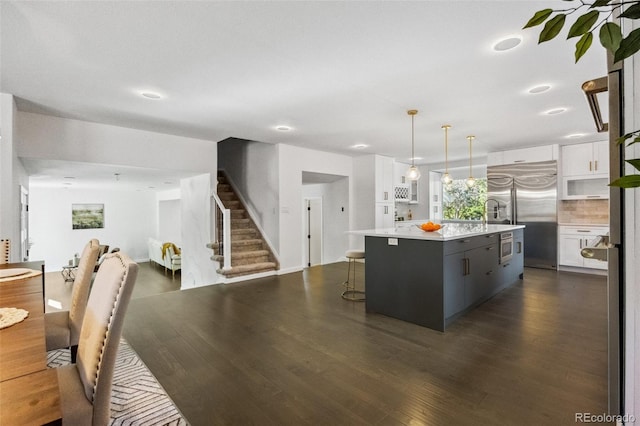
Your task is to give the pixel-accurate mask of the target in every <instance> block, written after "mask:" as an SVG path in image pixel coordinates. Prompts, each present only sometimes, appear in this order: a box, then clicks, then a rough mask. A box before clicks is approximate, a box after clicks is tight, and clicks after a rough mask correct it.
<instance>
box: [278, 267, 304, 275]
mask: <svg viewBox="0 0 640 426" xmlns="http://www.w3.org/2000/svg"><path fill="white" fill-rule="evenodd" d="M303 269H304V268H303V267H301V266H296V267H293V268H286V269H278V270H277V271H276V273H277V274H278V275H285V274H291V273H294V272H301V271H302V270H303Z"/></svg>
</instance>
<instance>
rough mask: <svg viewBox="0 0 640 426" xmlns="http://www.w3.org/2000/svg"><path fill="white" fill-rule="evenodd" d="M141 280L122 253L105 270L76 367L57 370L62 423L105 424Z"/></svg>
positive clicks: (99, 278)
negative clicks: (131, 304) (122, 340)
mask: <svg viewBox="0 0 640 426" xmlns="http://www.w3.org/2000/svg"><path fill="white" fill-rule="evenodd" d="M137 275H138V264H137V263H135V262H134V261H132V260H131V259H130V258H129V257H128V256H127V255H126V254H124V253H123V252H117V253H110V254H109V255H107V257H106V258H105V260H104V261H103V262H102V265H100V269H99V270H98V273H97V274H96V277H95V280H94V284H93V289H92V290H91V294H90V295H89V302H88V303H87V311H86V313H85V316H84V320H83V321H82V330H81V333H80V341H79V342H78V358H77V363H76V364H68V365H65V366H63V367H59V368H57V369H56V373H57V375H58V387H59V388H60V402H61V407H62V422H63V424H70V425H100V426H102V425H106V424H107V423H108V422H109V419H110V409H111V408H110V407H111V386H112V381H113V370H114V366H115V361H116V356H117V353H118V344H119V343H120V337H121V336H122V326H123V324H124V316H125V312H126V310H127V306H128V305H129V300H130V299H131V292H132V291H133V286H134V284H135V281H136V277H137Z"/></svg>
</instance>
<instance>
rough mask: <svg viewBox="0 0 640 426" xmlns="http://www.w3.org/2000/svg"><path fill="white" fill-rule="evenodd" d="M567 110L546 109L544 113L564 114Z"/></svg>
mask: <svg viewBox="0 0 640 426" xmlns="http://www.w3.org/2000/svg"><path fill="white" fill-rule="evenodd" d="M566 111H567V109H566V108H554V109H550V110H548V111H545V112H544V113H545V114H547V115H556V114H562V113H563V112H566Z"/></svg>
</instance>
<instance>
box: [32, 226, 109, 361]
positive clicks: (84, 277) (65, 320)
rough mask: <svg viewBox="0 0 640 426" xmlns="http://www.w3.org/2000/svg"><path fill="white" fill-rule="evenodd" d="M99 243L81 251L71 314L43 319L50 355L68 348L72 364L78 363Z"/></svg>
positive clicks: (89, 245)
mask: <svg viewBox="0 0 640 426" xmlns="http://www.w3.org/2000/svg"><path fill="white" fill-rule="evenodd" d="M99 248H100V242H99V241H98V240H97V239H95V238H94V239H92V240H91V241H89V242H88V243H87V245H86V246H85V247H84V250H82V256H80V262H79V263H78V269H77V270H76V274H75V279H74V280H73V289H72V290H71V305H70V307H69V310H68V311H58V312H47V313H45V315H44V330H45V337H46V342H47V351H51V350H54V349H62V348H69V349H70V350H71V362H76V353H77V350H78V340H79V338H80V327H81V326H82V320H83V319H84V314H85V309H86V307H87V300H88V299H89V289H90V288H91V278H93V267H94V265H95V264H96V260H97V259H98V251H99Z"/></svg>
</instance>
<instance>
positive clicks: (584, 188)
mask: <svg viewBox="0 0 640 426" xmlns="http://www.w3.org/2000/svg"><path fill="white" fill-rule="evenodd" d="M608 183H609V143H608V142H607V141H604V142H593V143H583V144H578V145H565V146H563V147H562V199H564V200H579V199H589V198H609V187H608Z"/></svg>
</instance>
